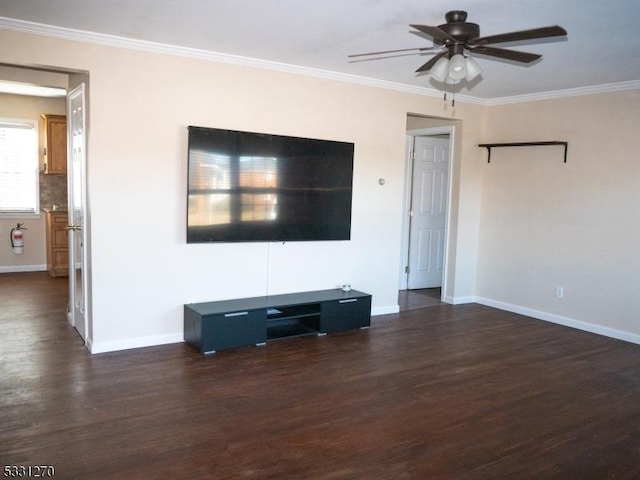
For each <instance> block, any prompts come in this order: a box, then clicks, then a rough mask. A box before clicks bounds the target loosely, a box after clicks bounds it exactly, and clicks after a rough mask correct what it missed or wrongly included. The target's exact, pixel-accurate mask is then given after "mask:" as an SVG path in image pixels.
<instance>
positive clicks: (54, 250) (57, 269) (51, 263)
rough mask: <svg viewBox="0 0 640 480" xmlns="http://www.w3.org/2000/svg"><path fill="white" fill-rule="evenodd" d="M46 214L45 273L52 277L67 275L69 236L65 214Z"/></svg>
mask: <svg viewBox="0 0 640 480" xmlns="http://www.w3.org/2000/svg"><path fill="white" fill-rule="evenodd" d="M45 213H46V221H47V226H46V232H47V271H48V272H49V275H51V276H52V277H63V276H67V275H69V240H68V238H69V235H68V233H67V212H66V211H60V212H57V211H51V210H48V211H46V212H45Z"/></svg>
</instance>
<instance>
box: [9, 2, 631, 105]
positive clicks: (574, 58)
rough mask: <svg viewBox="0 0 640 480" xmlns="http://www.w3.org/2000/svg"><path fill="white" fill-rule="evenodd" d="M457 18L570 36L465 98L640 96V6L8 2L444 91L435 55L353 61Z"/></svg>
mask: <svg viewBox="0 0 640 480" xmlns="http://www.w3.org/2000/svg"><path fill="white" fill-rule="evenodd" d="M449 10H466V11H467V12H468V14H469V17H468V19H467V21H470V22H474V23H478V24H479V25H480V30H481V35H482V36H487V35H493V34H499V33H504V32H511V31H515V30H524V29H530V28H537V27H543V26H550V25H560V26H562V27H564V28H565V29H566V30H567V32H568V35H567V37H558V38H552V39H546V40H542V41H540V42H539V43H528V44H516V43H513V44H500V45H496V46H499V47H505V48H513V49H519V50H523V51H528V52H533V53H540V54H542V56H543V57H542V59H541V60H539V61H537V62H534V63H532V64H529V65H523V64H516V63H513V62H509V61H504V60H498V59H492V58H489V57H481V56H477V57H476V60H477V61H478V63H479V64H480V65H481V67H482V69H483V74H482V77H481V78H480V80H479V81H474V82H472V84H471V85H462V86H461V87H460V88H459V94H461V95H465V96H468V97H473V98H476V99H479V100H493V99H500V98H505V97H520V96H524V95H535V94H543V93H545V92H557V91H560V90H566V89H584V88H588V87H595V86H601V85H608V84H617V83H621V84H623V85H627V86H628V85H629V84H631V85H632V86H633V87H634V88H640V28H639V27H640V1H638V0H536V1H532V0H459V1H455V2H454V1H451V0H429V1H426V0H323V1H322V2H309V1H305V0H233V1H229V0H226V1H225V0H109V1H102V2H100V1H84V2H78V1H77V0H20V1H16V0H0V20H5V22H4V25H5V26H6V25H8V24H10V23H11V22H7V21H8V19H17V20H22V21H28V22H35V23H39V24H45V25H51V26H56V27H62V28H65V29H73V30H82V31H87V32H95V33H99V34H106V35H113V36H117V37H125V38H129V39H133V40H145V41H150V42H156V43H160V44H167V45H174V46H180V47H188V48H193V49H199V50H205V51H208V52H215V53H220V54H228V55H232V56H239V57H248V58H251V59H259V60H264V61H268V62H277V63H280V64H286V65H295V66H300V67H305V68H308V69H313V71H317V70H321V71H328V72H338V73H339V74H340V75H343V74H344V75H346V76H349V77H352V76H353V77H352V78H354V79H355V78H365V79H375V81H381V84H386V82H394V83H395V84H399V85H403V86H404V85H406V86H409V87H410V88H414V87H421V88H428V89H433V90H434V91H437V90H439V88H440V84H438V83H436V82H434V81H433V80H431V79H430V78H429V76H428V75H426V74H419V75H416V74H415V70H416V69H417V68H418V67H419V66H420V65H422V64H423V63H425V62H426V61H427V60H428V59H429V58H430V56H428V55H420V54H415V53H414V54H404V55H395V56H387V57H385V58H379V59H375V60H366V61H358V62H354V61H349V59H348V58H347V56H348V55H349V54H355V53H363V52H371V51H379V50H391V49H402V48H414V47H429V46H432V41H431V40H430V39H429V38H428V37H424V36H419V35H416V34H415V33H412V30H413V29H411V28H410V27H409V24H423V25H439V24H442V23H444V22H445V20H444V14H445V13H446V12H447V11H449ZM2 25H3V24H2V23H1V22H0V28H2ZM0 61H1V59H0ZM270 65H273V64H270ZM265 66H268V65H267V64H265ZM310 71H311V70H310ZM344 78H347V77H344ZM627 88H628V87H627Z"/></svg>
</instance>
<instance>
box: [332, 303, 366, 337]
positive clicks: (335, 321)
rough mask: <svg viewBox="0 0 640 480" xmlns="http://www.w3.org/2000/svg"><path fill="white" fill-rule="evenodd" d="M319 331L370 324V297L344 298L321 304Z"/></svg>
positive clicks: (348, 328) (336, 330)
mask: <svg viewBox="0 0 640 480" xmlns="http://www.w3.org/2000/svg"><path fill="white" fill-rule="evenodd" d="M320 323H321V325H320V331H321V332H326V333H331V332H342V331H344V330H352V329H355V328H362V327H368V326H369V325H370V324H371V297H358V298H345V299H342V300H335V301H330V302H324V303H323V304H322V321H321V322H320Z"/></svg>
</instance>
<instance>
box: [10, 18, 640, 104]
mask: <svg viewBox="0 0 640 480" xmlns="http://www.w3.org/2000/svg"><path fill="white" fill-rule="evenodd" d="M0 29H4V30H13V31H17V32H22V33H30V34H36V35H43V36H48V37H54V38H60V39H64V40H73V41H77V42H84V43H91V44H95V45H103V46H107V47H116V48H123V49H128V50H137V51H143V52H149V53H157V54H161V55H171V56H177V57H184V58H191V59H195V60H205V61H211V62H219V63H226V64H231V65H239V66H245V67H254V68H262V69H266V70H272V71H276V72H283V73H292V74H296V75H304V76H309V77H315V78H320V79H325V80H335V81H338V82H346V83H352V84H357V85H362V86H367V87H373V88H382V89H386V90H392V91H397V92H401V93H410V94H415V95H424V96H427V97H438V98H439V97H441V96H442V91H440V90H435V89H432V88H426V87H419V86H414V85H407V84H403V83H399V82H391V81H387V80H379V79H374V78H367V77H362V76H358V75H350V74H347V73H340V72H333V71H330V70H322V69H318V68H312V67H303V66H300V65H292V64H288V63H281V62H274V61H269V60H261V59H258V58H252V57H243V56H240V55H230V54H227V53H220V52H213V51H210V50H203V49H197V48H189V47H179V46H175V45H168V44H164V43H157V42H149V41H146V40H136V39H131V38H126V37H119V36H115V35H106V34H102V33H95V32H88V31H84V30H75V29H71V28H63V27H56V26H52V25H45V24H42V23H35V22H27V21H24V20H16V19H13V18H7V17H0ZM635 89H640V80H633V81H628V82H620V83H609V84H605V85H593V86H588V87H579V88H570V89H566V90H556V91H549V92H540V93H533V94H527V95H515V96H510V97H499V98H492V99H485V98H479V97H474V96H471V95H464V94H459V93H456V94H455V96H456V100H457V101H459V102H463V103H471V104H476V105H483V106H494V105H507V104H513V103H524V102H534V101H540V100H552V99H557V98H565V97H575V96H580V95H593V94H598V93H610V92H618V91H624V90H635Z"/></svg>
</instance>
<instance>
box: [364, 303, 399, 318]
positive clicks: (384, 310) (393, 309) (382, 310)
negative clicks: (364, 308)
mask: <svg viewBox="0 0 640 480" xmlns="http://www.w3.org/2000/svg"><path fill="white" fill-rule="evenodd" d="M399 311H400V305H387V306H384V307H375V308H371V316H372V317H375V316H376V315H389V314H391V313H398V312H399Z"/></svg>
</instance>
